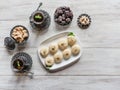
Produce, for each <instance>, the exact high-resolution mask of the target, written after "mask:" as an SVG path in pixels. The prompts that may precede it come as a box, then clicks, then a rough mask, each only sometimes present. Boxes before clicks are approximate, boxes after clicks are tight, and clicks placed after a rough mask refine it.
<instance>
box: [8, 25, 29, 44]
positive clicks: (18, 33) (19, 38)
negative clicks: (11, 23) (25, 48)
mask: <svg viewBox="0 0 120 90" xmlns="http://www.w3.org/2000/svg"><path fill="white" fill-rule="evenodd" d="M10 36H11V37H12V38H13V39H14V40H15V42H16V43H17V44H24V43H25V42H26V41H27V40H28V38H29V32H28V30H27V28H26V27H24V26H22V25H17V26H15V27H13V29H12V30H11V32H10Z"/></svg>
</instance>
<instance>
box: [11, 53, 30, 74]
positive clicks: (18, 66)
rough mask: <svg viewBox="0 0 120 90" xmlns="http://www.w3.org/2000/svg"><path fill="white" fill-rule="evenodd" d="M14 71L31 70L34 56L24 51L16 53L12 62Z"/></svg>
mask: <svg viewBox="0 0 120 90" xmlns="http://www.w3.org/2000/svg"><path fill="white" fill-rule="evenodd" d="M11 66H12V69H13V71H14V72H29V70H30V69H31V67H32V58H31V56H30V55H28V54H27V53H24V52H19V53H16V54H15V55H14V56H13V58H12V62H11Z"/></svg>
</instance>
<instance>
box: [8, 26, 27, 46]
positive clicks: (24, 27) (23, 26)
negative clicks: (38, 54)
mask: <svg viewBox="0 0 120 90" xmlns="http://www.w3.org/2000/svg"><path fill="white" fill-rule="evenodd" d="M16 27H23V28H24V29H25V30H26V31H27V33H28V37H27V38H25V39H24V41H23V42H21V43H20V42H18V41H16V39H14V38H13V37H12V32H13V30H14V29H15V28H16ZM10 36H11V37H12V38H13V39H14V40H15V42H16V43H17V44H18V45H23V44H25V43H26V41H27V40H28V38H29V31H28V29H27V28H26V27H25V26H22V25H16V26H14V27H13V28H12V30H11V31H10Z"/></svg>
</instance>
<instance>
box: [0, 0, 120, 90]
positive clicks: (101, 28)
mask: <svg viewBox="0 0 120 90" xmlns="http://www.w3.org/2000/svg"><path fill="white" fill-rule="evenodd" d="M41 1H42V2H43V6H42V7H41V8H42V9H44V10H46V11H47V12H48V13H49V14H50V16H51V25H50V27H49V29H48V30H47V31H46V32H36V31H34V30H32V28H31V27H30V25H29V16H30V14H31V13H32V12H33V11H34V10H36V8H37V6H38V4H39V2H40V1H39V0H1V1H0V42H1V43H0V90H88V89H89V90H120V87H119V84H120V69H119V68H120V55H119V54H120V30H119V29H120V17H119V16H120V0H89V1H88V0H64V1H63V0H41ZM65 5H66V6H69V7H70V8H71V9H72V11H73V13H74V19H73V21H72V23H71V25H70V26H69V27H68V28H58V27H56V24H55V23H54V19H53V15H54V11H55V9H56V8H57V7H59V6H65ZM82 13H87V14H89V15H90V16H91V18H92V23H91V26H90V28H88V29H87V30H81V29H80V28H79V27H78V26H77V24H76V20H77V17H78V16H79V15H80V14H82ZM15 25H24V26H26V27H27V28H28V30H29V32H30V38H29V40H28V43H27V45H26V46H25V48H22V49H16V50H14V51H13V52H11V53H10V52H8V51H7V50H6V49H5V47H4V44H3V41H4V38H5V37H6V36H9V33H10V30H11V29H12V27H14V26H15ZM62 31H72V32H75V33H76V34H77V35H78V36H79V38H80V40H81V42H82V46H83V50H84V52H83V54H82V57H81V58H80V61H79V62H77V63H76V64H74V65H72V66H71V67H69V68H67V69H65V70H62V71H59V72H56V73H49V72H47V71H46V70H45V69H44V68H43V66H42V65H41V63H40V62H39V58H38V56H37V47H38V46H39V44H40V42H42V41H43V40H45V39H47V38H48V36H53V35H54V34H57V33H59V32H62ZM19 51H24V52H27V53H29V54H30V55H31V56H32V58H33V67H32V69H31V71H32V72H34V77H33V79H30V78H29V77H28V76H16V75H15V74H14V73H13V72H12V70H11V66H10V63H11V58H12V56H13V55H14V54H15V53H16V52H19Z"/></svg>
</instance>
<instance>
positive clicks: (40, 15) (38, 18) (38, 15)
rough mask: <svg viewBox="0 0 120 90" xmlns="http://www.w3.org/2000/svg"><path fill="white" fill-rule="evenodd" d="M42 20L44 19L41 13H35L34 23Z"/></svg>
mask: <svg viewBox="0 0 120 90" xmlns="http://www.w3.org/2000/svg"><path fill="white" fill-rule="evenodd" d="M43 19H44V17H43V15H42V14H41V13H36V14H35V15H34V20H35V21H36V22H42V21H43Z"/></svg>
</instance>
